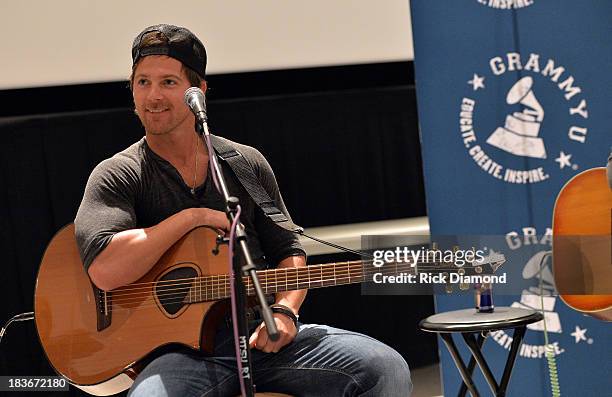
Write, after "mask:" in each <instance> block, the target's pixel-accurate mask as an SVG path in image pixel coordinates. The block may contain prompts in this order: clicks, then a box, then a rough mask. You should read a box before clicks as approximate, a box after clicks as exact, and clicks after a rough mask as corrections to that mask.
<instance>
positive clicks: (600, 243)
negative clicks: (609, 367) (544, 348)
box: [553, 168, 612, 321]
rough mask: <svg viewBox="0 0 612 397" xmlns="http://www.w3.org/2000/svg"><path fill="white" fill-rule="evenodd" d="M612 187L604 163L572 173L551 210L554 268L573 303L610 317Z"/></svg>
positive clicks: (558, 284) (564, 295)
mask: <svg viewBox="0 0 612 397" xmlns="http://www.w3.org/2000/svg"><path fill="white" fill-rule="evenodd" d="M611 242H612V190H611V189H610V187H609V186H608V179H607V177H606V169H605V168H593V169H590V170H587V171H584V172H582V173H580V174H578V175H576V176H574V177H573V178H572V179H570V180H569V181H568V182H567V183H566V184H565V186H563V188H562V189H561V191H560V192H559V195H558V196H557V200H556V202H555V209H554V214H553V274H554V279H555V285H556V288H557V291H558V292H559V295H560V297H561V299H562V300H563V301H564V302H565V303H566V304H567V305H568V306H569V307H571V308H572V309H575V310H577V311H580V312H582V313H585V314H589V315H591V316H593V317H596V318H598V319H601V320H606V321H612V243H611Z"/></svg>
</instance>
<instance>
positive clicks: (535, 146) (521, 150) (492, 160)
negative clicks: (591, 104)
mask: <svg viewBox="0 0 612 397" xmlns="http://www.w3.org/2000/svg"><path fill="white" fill-rule="evenodd" d="M483 70H484V71H478V72H476V73H473V77H472V78H471V79H470V80H467V79H466V82H467V86H468V87H466V93H465V96H464V97H463V98H462V99H461V101H460V109H459V133H460V136H461V139H462V143H463V145H464V146H465V148H466V150H467V154H468V155H469V156H470V157H471V158H472V160H473V161H474V163H475V165H476V166H477V167H479V168H480V169H481V170H482V171H484V172H486V173H487V174H488V175H490V176H491V177H493V178H495V179H497V180H500V181H503V182H506V183H512V184H534V183H540V182H544V181H546V180H548V179H549V178H550V173H551V172H559V171H561V172H567V171H570V172H571V171H576V170H578V169H579V168H580V164H579V161H578V160H579V159H578V158H577V156H575V155H574V153H575V152H577V151H578V152H580V151H582V150H581V149H580V148H579V146H581V145H583V144H584V143H586V141H587V138H588V132H589V131H588V126H587V122H588V118H589V108H588V105H587V100H586V98H585V97H584V95H583V92H582V88H581V87H580V85H579V84H578V82H577V80H576V78H575V77H574V76H573V75H572V74H571V73H570V72H569V71H568V69H567V68H566V67H565V66H562V65H560V64H559V63H558V62H557V61H555V60H554V59H550V58H549V59H544V58H542V57H541V56H540V55H539V54H535V53H531V54H529V55H528V56H522V54H519V53H516V52H509V53H506V54H503V55H498V56H494V57H492V58H490V59H489V62H488V68H486V69H483ZM500 94H501V95H503V96H501V95H500ZM564 176H566V175H564Z"/></svg>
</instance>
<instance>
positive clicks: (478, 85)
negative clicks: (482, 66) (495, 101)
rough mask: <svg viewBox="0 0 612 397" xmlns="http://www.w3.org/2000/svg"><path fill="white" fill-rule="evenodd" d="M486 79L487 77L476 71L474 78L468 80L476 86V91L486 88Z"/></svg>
mask: <svg viewBox="0 0 612 397" xmlns="http://www.w3.org/2000/svg"><path fill="white" fill-rule="evenodd" d="M484 79H485V78H484V77H480V76H478V75H477V74H476V73H474V78H472V80H470V81H468V84H471V85H472V87H473V88H474V91H476V90H477V89H479V88H485V85H484Z"/></svg>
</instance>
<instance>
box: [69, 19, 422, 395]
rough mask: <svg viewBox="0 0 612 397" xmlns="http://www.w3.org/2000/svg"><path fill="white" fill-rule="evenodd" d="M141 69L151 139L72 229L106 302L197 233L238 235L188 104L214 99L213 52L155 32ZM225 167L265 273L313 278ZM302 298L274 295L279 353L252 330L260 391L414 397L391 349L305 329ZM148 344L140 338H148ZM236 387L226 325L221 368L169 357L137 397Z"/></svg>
mask: <svg viewBox="0 0 612 397" xmlns="http://www.w3.org/2000/svg"><path fill="white" fill-rule="evenodd" d="M132 59H133V65H132V75H131V77H130V86H131V89H132V93H133V97H134V104H135V111H136V114H137V115H138V117H139V118H140V121H141V122H142V124H143V126H144V128H145V137H144V138H143V139H142V140H140V141H139V142H137V143H135V144H134V145H132V146H130V147H129V148H128V149H126V150H124V151H122V152H120V153H118V154H117V155H115V156H113V157H112V158H110V159H107V160H105V161H103V162H102V163H100V164H99V165H98V166H97V167H96V168H95V170H94V171H93V172H92V175H91V176H90V178H89V181H88V183H87V187H86V189H85V194H84V197H83V202H82V203H81V206H80V208H79V211H78V214H77V217H76V220H75V224H76V235H77V241H78V244H79V248H80V252H81V256H82V258H83V262H84V264H85V267H86V268H87V271H88V274H89V276H90V278H91V280H92V282H93V283H94V284H95V285H96V286H97V287H99V288H101V289H103V290H111V289H114V288H117V287H120V286H123V285H126V284H129V283H132V282H134V281H136V280H138V279H139V278H140V277H142V276H143V275H144V274H146V273H147V272H148V271H149V270H150V269H151V267H152V266H153V265H154V264H155V263H156V262H157V261H158V260H159V258H160V257H161V256H162V255H163V253H164V252H165V251H166V250H167V249H168V248H169V247H170V246H172V244H174V243H175V242H176V241H177V240H178V239H180V238H181V237H182V236H183V235H185V234H186V233H187V232H189V231H190V230H192V229H193V228H195V227H198V226H201V225H209V226H213V227H215V228H218V229H221V230H226V231H227V230H228V228H229V225H228V221H227V218H226V216H225V214H224V213H223V212H220V210H221V209H222V208H223V207H224V205H223V202H222V200H221V196H220V195H219V193H218V192H217V191H216V190H215V189H214V185H213V183H212V182H211V176H210V172H209V169H208V158H209V153H208V151H207V148H206V147H205V145H204V144H203V143H202V142H201V139H200V137H199V136H198V135H197V133H196V131H195V130H194V121H195V120H194V116H193V115H192V113H191V112H190V110H189V109H188V108H187V106H186V105H185V104H184V103H183V95H184V92H185V91H186V90H187V88H189V87H190V86H198V87H200V88H201V89H202V90H203V91H206V81H205V80H204V77H205V70H206V52H205V49H204V46H203V45H202V43H201V42H200V40H198V39H197V38H196V37H195V36H194V35H193V34H192V33H191V32H190V31H189V30H187V29H185V28H181V27H176V26H172V25H155V26H151V27H149V28H146V29H145V30H144V31H143V32H142V33H140V34H139V35H138V36H137V37H136V39H135V40H134V43H133V47H132ZM227 142H229V141H227ZM230 143H231V142H230ZM231 144H232V145H234V146H235V147H236V148H238V150H239V151H240V152H241V153H242V155H243V156H244V157H245V159H246V160H247V161H248V163H249V164H250V165H251V166H252V168H253V170H254V172H255V174H256V175H257V176H258V178H259V182H260V183H261V185H262V186H263V187H264V188H265V189H266V191H267V192H268V194H269V195H270V197H272V198H273V199H274V200H275V202H276V205H277V206H278V207H279V208H280V209H281V210H282V211H283V212H284V213H285V214H287V210H286V209H285V206H284V204H283V201H282V198H281V195H280V193H279V191H278V186H277V184H276V181H275V179H274V175H273V173H272V170H271V169H270V166H269V165H268V163H267V161H266V160H265V159H264V157H263V156H262V155H261V154H260V153H259V152H258V151H257V150H255V149H253V148H251V147H248V146H244V145H239V144H236V143H231ZM222 166H223V172H224V175H225V177H226V178H227V183H228V188H229V190H230V192H232V193H233V194H234V195H236V196H238V197H239V199H240V202H241V207H242V216H241V220H242V222H243V223H244V225H245V228H246V230H247V234H248V236H249V240H248V243H249V247H250V250H251V253H252V255H253V257H254V259H256V262H257V263H258V265H259V266H264V263H266V262H267V263H272V264H276V265H277V266H278V267H301V266H305V265H306V262H305V254H304V251H303V250H302V248H301V246H300V244H299V242H298V240H297V238H296V236H295V235H294V234H293V233H291V232H288V231H286V230H284V229H281V228H279V227H278V226H277V225H275V224H274V223H273V222H272V221H271V220H269V219H268V218H267V217H266V216H265V215H264V214H263V211H262V210H261V209H260V208H259V207H257V205H256V204H255V203H254V202H253V200H252V199H250V197H249V195H248V193H247V192H246V190H245V189H244V187H243V186H242V185H241V184H240V182H239V181H238V179H237V178H236V177H235V176H234V174H233V172H232V171H231V170H230V169H229V167H228V166H227V165H225V164H223V165H222ZM287 216H288V214H287ZM305 295H306V291H303V290H302V291H287V292H282V293H277V294H276V296H275V307H276V309H277V310H274V314H273V316H274V321H275V322H276V325H277V327H278V330H279V332H280V335H281V336H280V338H279V340H278V341H275V342H273V341H271V340H269V339H268V335H267V331H266V329H265V326H264V324H263V323H261V321H260V320H258V321H257V322H256V323H254V324H252V326H251V330H252V335H251V337H250V346H251V347H252V348H254V350H253V355H252V358H253V365H254V371H255V376H254V380H255V382H254V383H255V384H256V385H257V390H258V391H266V390H268V391H276V392H285V393H290V394H295V395H304V396H308V395H310V396H320V395H332V396H340V395H351V396H353V395H355V396H357V395H359V396H407V395H409V394H410V391H411V387H412V385H411V382H410V373H409V370H408V366H407V364H406V363H405V361H404V360H403V359H402V357H401V356H400V355H399V354H398V353H397V352H395V351H394V350H392V349H391V348H389V347H388V346H385V345H384V344H382V343H380V342H377V341H375V340H373V339H371V338H369V337H366V336H363V335H359V334H355V333H351V332H348V331H343V330H338V329H334V328H330V327H325V326H318V325H305V324H299V323H298V322H297V321H296V320H297V314H298V312H299V309H300V306H301V304H302V302H303V301H304V297H305ZM146 332H147V330H145V329H143V337H146ZM238 382H239V381H238V377H237V374H236V364H235V353H234V344H233V336H232V331H231V327H230V326H229V325H228V324H227V323H226V322H222V323H221V324H220V325H219V327H218V329H217V331H216V338H215V351H214V356H213V357H205V356H203V355H201V354H198V353H196V352H192V351H184V350H176V351H173V352H170V353H166V354H163V355H161V356H160V357H157V358H155V359H154V360H153V361H152V362H151V363H149V364H148V365H147V366H146V367H145V369H144V370H143V371H142V372H141V373H140V375H139V376H138V378H137V379H136V381H135V382H134V385H133V386H132V389H131V391H130V393H131V395H133V396H190V395H193V396H208V395H211V396H212V395H214V396H233V395H237V394H238V393H239V383H238Z"/></svg>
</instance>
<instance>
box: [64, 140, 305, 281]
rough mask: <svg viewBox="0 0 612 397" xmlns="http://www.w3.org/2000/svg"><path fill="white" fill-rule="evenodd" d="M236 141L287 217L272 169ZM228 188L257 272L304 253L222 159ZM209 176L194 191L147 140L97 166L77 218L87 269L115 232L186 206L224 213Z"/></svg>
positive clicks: (157, 219) (144, 224)
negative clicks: (237, 202)
mask: <svg viewBox="0 0 612 397" xmlns="http://www.w3.org/2000/svg"><path fill="white" fill-rule="evenodd" d="M229 142H230V143H232V144H233V145H234V146H235V147H236V149H237V150H239V151H240V153H242V155H243V156H244V158H245V159H246V160H247V162H248V163H249V164H250V165H251V166H252V167H253V170H254V172H255V175H257V177H258V179H259V181H260V183H261V185H262V186H263V188H264V189H265V190H266V191H267V192H268V195H269V196H270V197H271V198H272V199H273V200H274V201H275V202H276V206H277V207H278V208H279V209H280V210H281V211H283V212H284V213H285V214H286V215H287V216H289V214H288V212H287V209H286V208H285V204H284V203H283V199H282V197H281V195H280V192H279V189H278V185H277V183H276V179H275V177H274V173H273V172H272V168H271V167H270V165H269V164H268V162H267V161H266V159H265V158H264V156H263V155H262V154H261V153H260V152H259V151H258V150H256V149H254V148H252V147H250V146H246V145H240V144H238V143H234V142H231V141H229ZM220 163H221V167H222V170H223V174H224V176H225V178H226V182H227V188H228V190H229V191H230V193H231V194H233V195H234V196H237V197H238V198H239V199H240V204H241V208H242V215H241V217H240V220H241V221H242V223H243V224H244V226H245V228H246V232H247V236H248V245H249V248H250V251H251V255H252V256H253V259H254V261H255V263H256V264H257V266H258V267H259V268H264V267H274V266H276V265H277V264H278V262H279V261H281V260H282V259H284V258H286V257H289V256H292V255H305V254H304V251H303V249H302V247H301V245H300V243H299V241H298V239H297V236H296V235H295V234H294V233H291V232H289V231H287V230H285V229H283V228H281V227H279V226H277V225H276V224H274V222H272V221H271V220H270V219H268V218H267V217H266V216H265V215H264V214H263V211H262V210H261V209H260V208H259V207H258V206H257V204H256V203H255V202H254V201H253V200H252V199H251V197H250V196H249V195H248V193H247V192H246V190H245V189H244V187H243V186H242V185H241V184H240V182H239V181H238V179H237V178H236V176H235V175H234V173H233V171H231V169H230V167H229V166H228V165H227V164H225V163H224V162H223V161H220ZM210 175H211V173H210V172H208V176H207V179H206V181H205V182H204V183H203V184H202V185H201V186H199V187H197V188H196V190H195V195H194V194H192V193H191V187H189V186H187V185H186V184H185V182H184V181H183V179H182V177H181V175H180V174H179V172H178V171H177V170H176V169H175V168H174V167H173V166H172V165H171V164H170V163H169V162H168V161H166V160H164V159H163V158H161V157H160V156H158V155H157V154H156V153H154V152H153V151H152V150H151V149H150V148H149V146H148V145H147V142H146V140H145V139H144V138H143V139H141V140H140V141H138V142H136V143H134V144H133V145H132V146H130V147H129V148H127V149H125V150H124V151H122V152H120V153H117V154H116V155H115V156H113V157H111V158H110V159H107V160H104V161H102V162H101V163H100V164H98V165H97V166H96V167H95V169H94V170H93V172H92V173H91V175H90V176H89V180H88V181H87V186H86V187H85V194H84V196H83V201H82V202H81V205H80V207H79V210H78V212H77V216H76V219H75V226H76V240H77V244H78V247H79V252H80V254H81V259H82V260H83V264H84V266H85V268H86V269H87V268H89V266H90V265H91V263H92V262H93V260H94V259H95V257H96V256H97V255H98V254H99V253H100V252H101V251H102V250H103V249H104V248H105V247H106V246H107V245H108V243H109V242H110V240H111V238H112V237H113V235H114V234H116V233H118V232H120V231H123V230H128V229H135V228H145V227H150V226H154V225H156V224H158V223H159V222H161V221H163V220H164V219H166V218H168V217H169V216H171V215H173V214H176V213H177V212H179V211H181V210H183V209H186V208H195V207H206V208H212V209H215V210H219V211H223V210H224V204H223V199H222V196H221V194H220V193H218V192H217V190H216V188H215V187H214V183H213V181H212V179H211V176H210Z"/></svg>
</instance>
